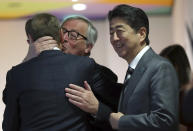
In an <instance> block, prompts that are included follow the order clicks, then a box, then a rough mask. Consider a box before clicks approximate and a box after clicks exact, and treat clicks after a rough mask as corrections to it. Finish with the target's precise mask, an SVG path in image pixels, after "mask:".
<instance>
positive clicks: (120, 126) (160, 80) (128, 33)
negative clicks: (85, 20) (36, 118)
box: [65, 5, 178, 131]
mask: <svg viewBox="0 0 193 131" xmlns="http://www.w3.org/2000/svg"><path fill="white" fill-rule="evenodd" d="M108 19H109V23H110V40H111V44H112V46H113V48H114V50H115V51H116V52H117V54H118V55H119V56H120V57H121V58H123V59H125V60H126V61H127V62H128V64H129V68H128V73H127V75H126V77H125V82H124V89H123V90H122V93H121V97H120V101H119V109H118V113H113V112H112V111H111V110H110V109H109V108H108V106H106V105H104V104H103V103H101V102H98V101H97V100H96V99H95V97H94V96H93V95H87V94H92V93H91V92H92V91H91V89H90V88H89V85H88V84H86V86H85V87H86V89H83V88H81V87H79V86H76V85H71V86H70V88H66V89H65V90H66V92H67V93H66V96H67V97H69V100H70V102H71V103H73V104H74V105H76V106H78V107H79V108H80V109H82V110H84V111H87V112H89V113H93V114H95V115H96V120H99V121H103V122H107V123H108V122H109V123H110V124H111V126H112V127H113V128H114V129H117V130H120V131H128V130H131V131H176V130H177V128H178V80H177V76H176V72H175V70H174V68H173V66H172V65H171V64H170V63H169V62H168V61H167V60H166V59H164V58H162V57H160V56H159V55H157V54H156V53H155V52H154V51H153V50H152V49H151V47H150V46H149V39H148V34H149V21H148V18H147V15H146V14H145V13H144V11H142V10H141V9H139V8H135V7H132V6H129V5H118V6H116V7H115V8H114V9H113V10H112V11H110V12H109V14H108ZM74 90H76V91H79V92H75V91H74ZM85 96H88V97H86V98H85ZM87 100H90V102H85V101H87ZM94 104H96V105H98V106H95V107H98V109H92V107H93V105H94ZM93 111H95V112H93Z"/></svg>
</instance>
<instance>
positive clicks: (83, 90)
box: [69, 84, 86, 92]
mask: <svg viewBox="0 0 193 131" xmlns="http://www.w3.org/2000/svg"><path fill="white" fill-rule="evenodd" d="M69 87H70V88H71V89H74V90H77V91H80V92H85V91H86V90H85V89H84V88H83V87H80V86H77V85H74V84H69Z"/></svg>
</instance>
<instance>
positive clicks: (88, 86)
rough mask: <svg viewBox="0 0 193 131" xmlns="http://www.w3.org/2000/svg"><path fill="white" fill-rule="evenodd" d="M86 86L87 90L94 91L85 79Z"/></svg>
mask: <svg viewBox="0 0 193 131" xmlns="http://www.w3.org/2000/svg"><path fill="white" fill-rule="evenodd" d="M84 87H85V89H86V90H88V91H92V90H91V88H90V85H89V84H88V82H87V81H84Z"/></svg>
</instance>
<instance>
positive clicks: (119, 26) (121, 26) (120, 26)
mask: <svg viewBox="0 0 193 131" xmlns="http://www.w3.org/2000/svg"><path fill="white" fill-rule="evenodd" d="M123 27H124V26H123V25H117V26H115V27H110V30H112V29H117V28H123Z"/></svg>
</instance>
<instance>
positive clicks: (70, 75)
mask: <svg viewBox="0 0 193 131" xmlns="http://www.w3.org/2000/svg"><path fill="white" fill-rule="evenodd" d="M26 31H27V35H28V39H29V40H28V41H29V44H30V45H31V44H33V42H34V41H35V40H37V39H38V38H40V37H43V36H46V35H48V36H51V37H53V39H54V40H56V41H57V42H59V41H60V37H59V36H60V33H62V32H61V31H60V27H59V21H58V20H57V18H56V17H55V16H52V15H50V14H38V15H35V16H34V17H33V18H32V19H30V20H29V21H28V22H27V23H26ZM61 36H62V34H61ZM74 39H83V37H82V36H75V37H74ZM95 69H96V64H95V62H94V60H93V59H90V58H88V57H82V56H75V55H70V54H63V52H61V51H60V50H59V49H58V48H57V47H55V48H54V49H51V50H44V51H42V52H41V53H40V54H39V55H38V56H37V57H34V58H32V59H30V60H28V61H26V62H24V63H22V64H19V65H17V66H15V67H13V68H12V69H11V70H10V71H8V73H7V82H6V87H5V89H4V92H3V101H4V103H5V105H6V108H5V112H4V120H3V126H2V127H3V130H4V131H19V130H20V131H32V130H33V131H40V130H41V131H87V130H88V131H90V130H92V129H91V127H90V125H89V124H88V119H87V115H88V114H87V113H85V112H83V111H81V110H80V109H78V108H77V107H75V106H73V105H72V104H71V103H69V102H68V98H67V97H66V96H65V94H64V93H65V91H64V88H66V87H68V85H69V83H75V84H78V85H82V86H83V81H84V80H88V81H89V83H90V84H91V85H93V80H92V76H93V74H94V71H95Z"/></svg>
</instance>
